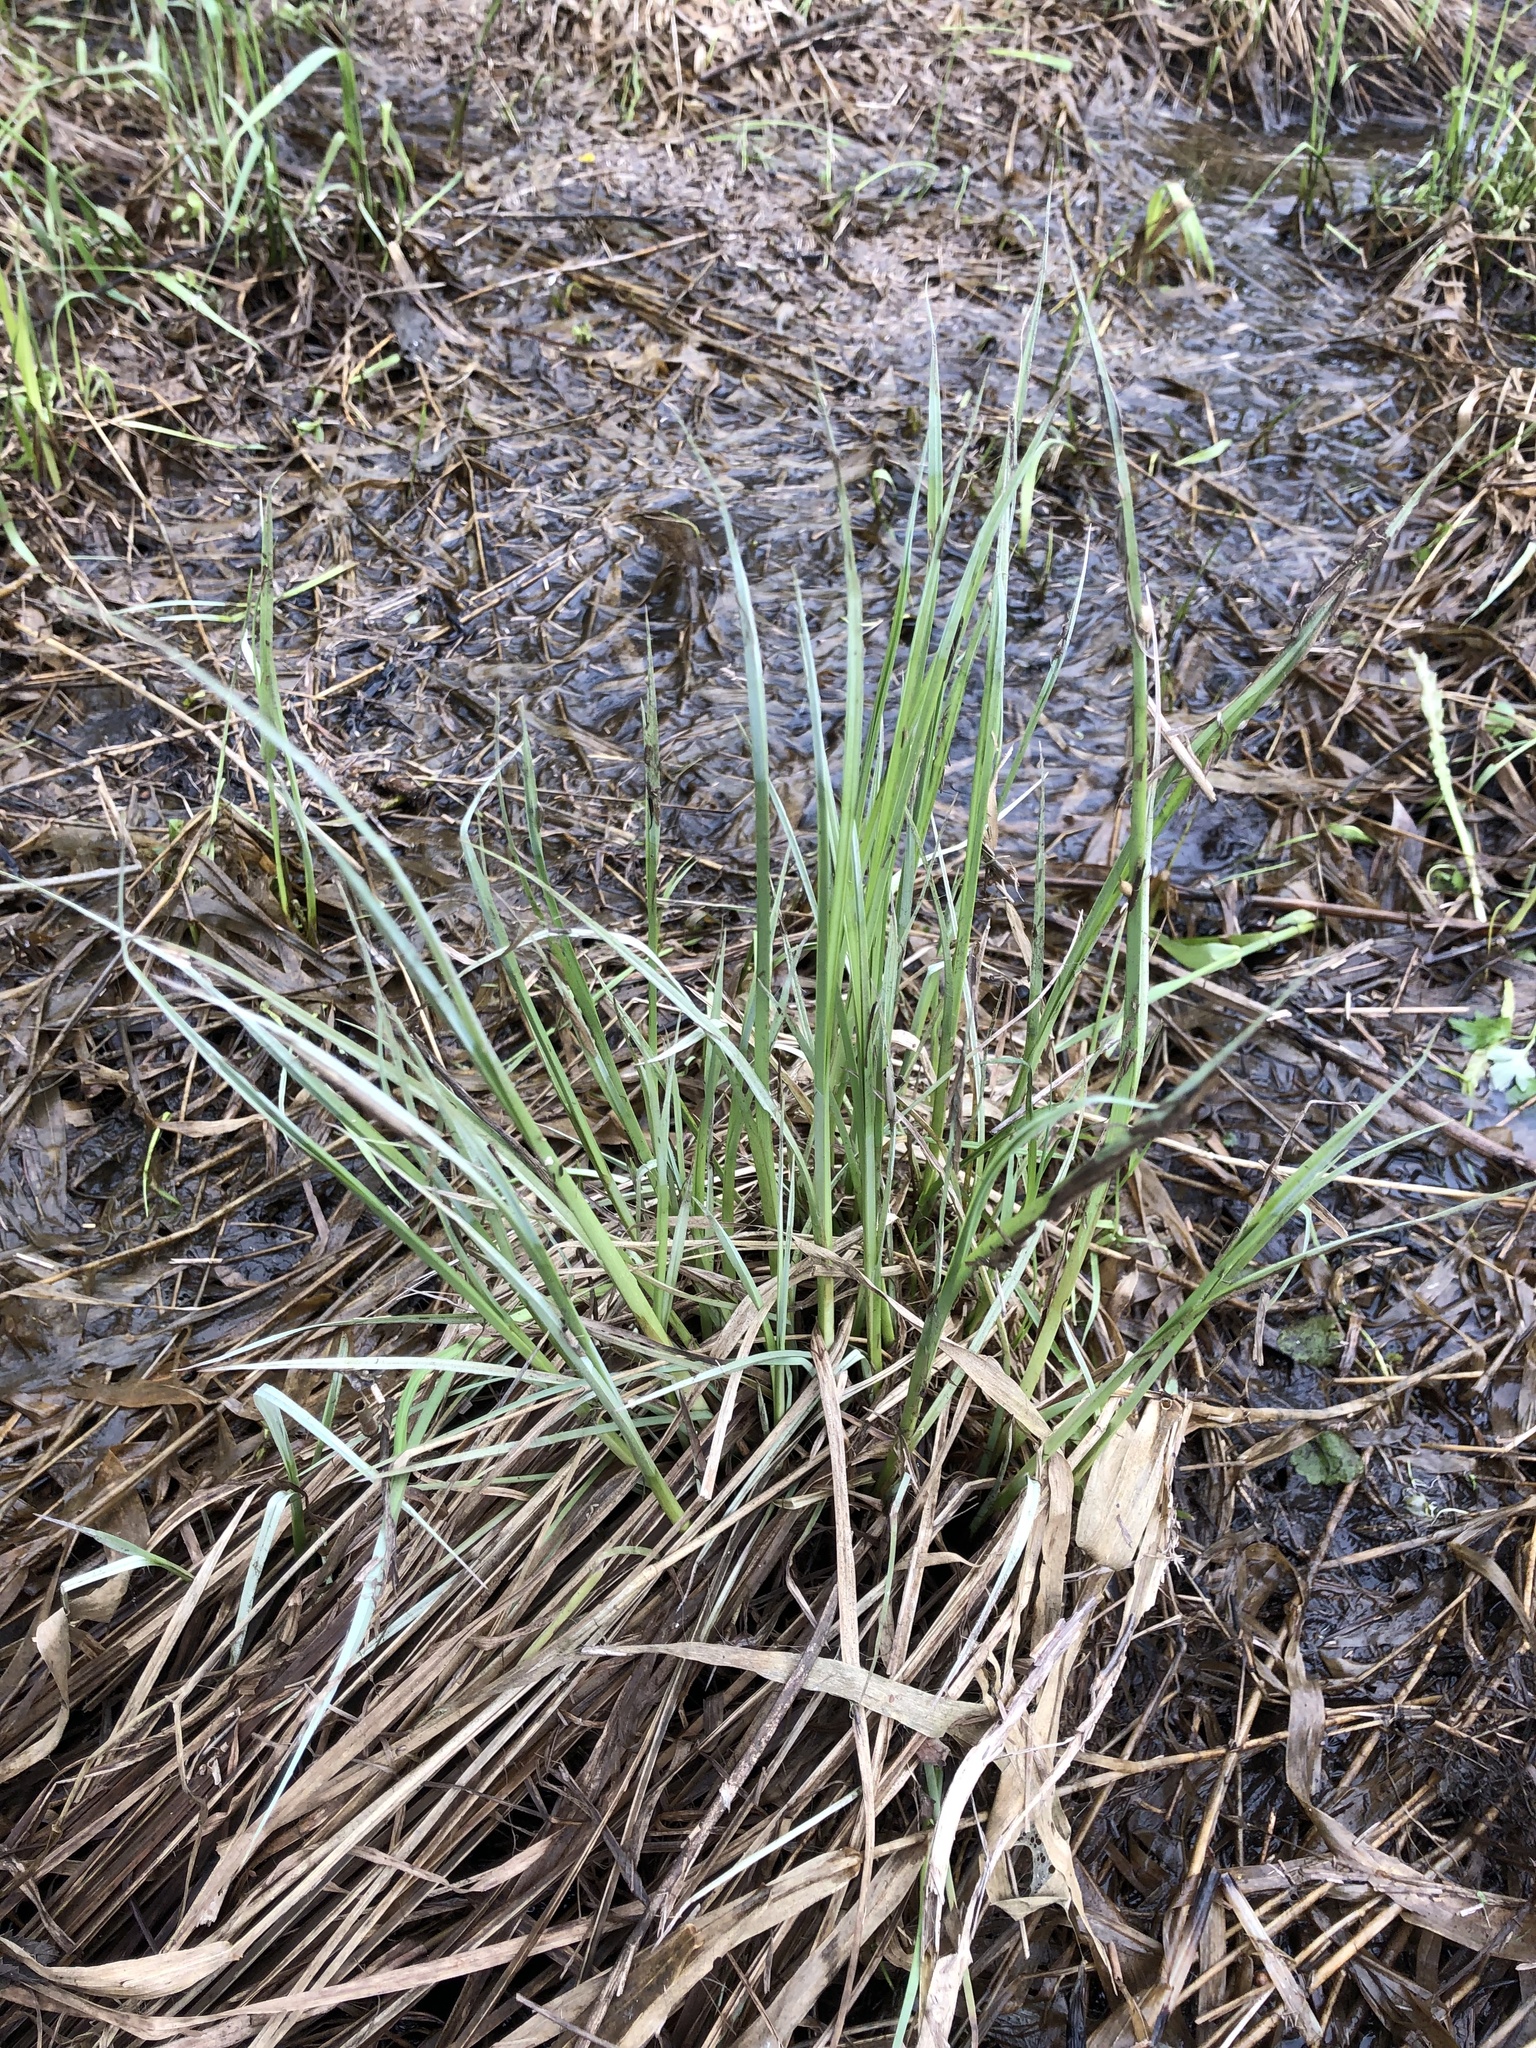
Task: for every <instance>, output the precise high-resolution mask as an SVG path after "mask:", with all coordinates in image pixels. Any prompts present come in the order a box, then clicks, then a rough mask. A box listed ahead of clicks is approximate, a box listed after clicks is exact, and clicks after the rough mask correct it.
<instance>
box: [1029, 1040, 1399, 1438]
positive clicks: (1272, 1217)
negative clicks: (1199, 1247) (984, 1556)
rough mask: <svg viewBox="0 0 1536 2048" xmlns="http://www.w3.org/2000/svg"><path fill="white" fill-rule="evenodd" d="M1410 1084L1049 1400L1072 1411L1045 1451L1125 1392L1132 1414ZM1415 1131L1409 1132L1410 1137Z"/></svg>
mask: <svg viewBox="0 0 1536 2048" xmlns="http://www.w3.org/2000/svg"><path fill="white" fill-rule="evenodd" d="M1406 1086H1407V1077H1405V1078H1404V1079H1403V1080H1402V1081H1400V1082H1397V1083H1395V1084H1394V1085H1393V1087H1391V1088H1389V1089H1384V1090H1383V1091H1382V1093H1381V1094H1379V1095H1377V1096H1376V1097H1375V1098H1374V1099H1373V1100H1372V1101H1370V1102H1368V1103H1367V1104H1366V1105H1365V1106H1364V1107H1363V1108H1362V1109H1359V1110H1357V1111H1356V1112H1355V1114H1354V1115H1353V1116H1352V1117H1350V1118H1349V1119H1348V1121H1347V1122H1346V1123H1344V1124H1342V1125H1341V1126H1340V1127H1339V1129H1338V1130H1337V1131H1335V1132H1333V1133H1332V1134H1331V1135H1330V1136H1329V1137H1327V1138H1325V1139H1324V1141H1323V1143H1322V1144H1321V1145H1319V1146H1318V1147H1317V1148H1316V1150H1315V1151H1313V1152H1311V1153H1309V1154H1308V1156H1307V1158H1306V1159H1305V1160H1303V1161H1302V1163H1301V1164H1300V1165H1299V1166H1298V1167H1296V1168H1295V1169H1294V1170H1293V1171H1292V1172H1290V1173H1288V1174H1287V1175H1286V1177H1285V1178H1284V1179H1283V1180H1282V1181H1281V1182H1280V1184H1279V1186H1278V1187H1277V1188H1276V1189H1275V1190H1274V1192H1273V1193H1272V1194H1270V1195H1269V1196H1268V1197H1266V1199H1265V1200H1264V1201H1263V1202H1261V1203H1260V1204H1259V1206H1258V1207H1257V1208H1256V1209H1255V1210H1254V1211H1253V1213H1252V1214H1251V1215H1250V1216H1249V1217H1248V1219H1247V1221H1246V1222H1245V1223H1244V1225H1243V1227H1242V1229H1241V1230H1240V1231H1239V1232H1238V1233H1237V1235H1236V1236H1235V1237H1234V1238H1233V1239H1232V1240H1231V1242H1230V1243H1229V1244H1227V1245H1226V1246H1225V1247H1224V1248H1223V1250H1222V1253H1221V1255H1220V1257H1219V1258H1218V1259H1217V1260H1216V1262H1215V1264H1213V1265H1212V1267H1211V1269H1210V1271H1209V1272H1208V1273H1207V1274H1206V1275H1205V1277H1204V1279H1203V1280H1202V1281H1201V1282H1200V1283H1199V1285H1198V1286H1196V1287H1194V1288H1192V1289H1191V1290H1190V1292H1189V1293H1188V1294H1187V1295H1186V1296H1185V1298H1184V1301H1183V1302H1182V1303H1181V1304H1180V1306H1179V1307H1178V1308H1177V1309H1175V1311H1174V1313H1173V1314H1172V1315H1171V1316H1170V1317H1169V1318H1168V1320H1167V1321H1166V1322H1165V1323H1163V1324H1161V1325H1160V1326H1159V1327H1158V1328H1157V1329H1156V1330H1154V1331H1153V1333H1152V1334H1151V1336H1150V1337H1148V1338H1147V1339H1146V1341H1145V1342H1144V1343H1142V1344H1140V1345H1139V1346H1138V1347H1137V1349H1136V1350H1135V1351H1134V1352H1132V1353H1131V1355H1130V1356H1129V1357H1128V1358H1127V1359H1126V1360H1125V1361H1124V1362H1123V1363H1122V1364H1121V1365H1120V1366H1118V1367H1117V1368H1116V1369H1115V1371H1114V1372H1113V1373H1111V1374H1109V1375H1108V1376H1107V1377H1106V1378H1105V1379H1104V1380H1102V1381H1101V1382H1100V1383H1099V1385H1097V1386H1096V1387H1094V1388H1092V1389H1091V1390H1090V1391H1089V1392H1088V1393H1086V1394H1084V1395H1082V1396H1080V1397H1076V1398H1071V1399H1069V1400H1068V1401H1067V1402H1065V1403H1058V1404H1051V1408H1048V1410H1047V1412H1048V1413H1050V1412H1052V1409H1055V1410H1057V1411H1059V1409H1060V1408H1061V1407H1062V1406H1065V1408H1066V1413H1065V1415H1064V1416H1063V1417H1062V1419H1061V1420H1060V1421H1059V1422H1055V1423H1053V1426H1052V1430H1051V1434H1050V1436H1049V1437H1048V1438H1047V1439H1046V1441H1045V1443H1044V1444H1043V1445H1042V1446H1041V1449H1040V1456H1041V1457H1042V1458H1047V1457H1050V1456H1051V1455H1052V1454H1053V1453H1054V1452H1056V1451H1058V1450H1064V1449H1066V1448H1067V1447H1068V1446H1069V1445H1071V1444H1073V1443H1076V1442H1077V1441H1079V1440H1080V1439H1081V1438H1082V1436H1083V1435H1084V1434H1085V1433H1086V1432H1087V1430H1088V1429H1089V1428H1090V1427H1091V1425H1092V1424H1093V1423H1094V1421H1095V1420H1096V1419H1097V1418H1098V1416H1099V1415H1100V1414H1101V1413H1102V1412H1103V1410H1104V1409H1105V1408H1106V1407H1108V1405H1109V1404H1110V1403H1111V1402H1112V1401H1115V1400H1117V1399H1120V1398H1121V1397H1122V1396H1124V1397H1125V1398H1124V1411H1123V1412H1124V1414H1126V1415H1128V1414H1129V1413H1130V1412H1132V1410H1133V1408H1134V1405H1135V1403H1136V1402H1138V1401H1139V1400H1140V1399H1141V1397H1142V1395H1143V1394H1145V1393H1146V1392H1147V1391H1148V1389H1149V1388H1151V1387H1153V1386H1155V1385H1156V1384H1157V1382H1158V1381H1159V1379H1161V1377H1162V1376H1163V1374H1164V1373H1165V1372H1167V1370H1168V1369H1169V1367H1170V1366H1172V1364H1173V1363H1174V1361H1175V1359H1176V1358H1177V1357H1178V1354H1179V1352H1180V1351H1181V1350H1182V1349H1183V1348H1184V1346H1185V1345H1186V1344H1187V1343H1189V1341H1190V1340H1191V1338H1192V1337H1193V1336H1194V1333H1195V1331H1196V1330H1197V1329H1198V1328H1199V1327H1200V1325H1201V1324H1202V1323H1203V1322H1204V1321H1205V1319H1206V1317H1207V1316H1209V1314H1210V1313H1211V1311H1212V1309H1214V1308H1215V1307H1216V1306H1217V1305H1218V1303H1220V1302H1222V1301H1224V1300H1225V1299H1226V1298H1227V1297H1228V1296H1229V1295H1231V1294H1233V1293H1235V1292H1236V1291H1237V1289H1238V1288H1239V1287H1241V1286H1243V1285H1244V1284H1245V1282H1246V1281H1248V1280H1251V1279H1252V1278H1253V1277H1254V1274H1255V1261H1256V1260H1257V1258H1258V1256H1259V1254H1260V1253H1261V1252H1262V1251H1263V1249H1264V1247H1265V1245H1267V1244H1268V1243H1269V1242H1270V1241H1271V1240H1272V1239H1273V1238H1274V1237H1275V1236H1277V1235H1278V1233H1279V1232H1280V1231H1281V1230H1283V1229H1284V1228H1285V1226H1286V1224H1288V1223H1289V1222H1290V1221H1291V1220H1292V1219H1293V1217H1295V1215H1296V1214H1297V1212H1298V1211H1299V1210H1300V1209H1301V1208H1302V1207H1303V1206H1304V1205H1305V1204H1306V1203H1307V1202H1309V1201H1311V1200H1312V1198H1313V1197H1314V1196H1315V1195H1317V1194H1319V1193H1321V1191H1322V1190H1323V1189H1324V1188H1325V1187H1327V1186H1328V1184H1329V1182H1330V1181H1331V1180H1332V1178H1333V1176H1334V1174H1335V1172H1336V1171H1337V1170H1338V1168H1339V1165H1340V1162H1341V1161H1342V1160H1343V1158H1344V1156H1345V1154H1346V1153H1347V1151H1348V1150H1349V1147H1350V1145H1351V1143H1352V1142H1353V1140H1354V1139H1355V1138H1356V1137H1358V1136H1360V1134H1361V1133H1362V1132H1364V1131H1365V1130H1367V1129H1368V1128H1369V1126H1370V1124H1371V1123H1372V1122H1373V1121H1374V1119H1375V1118H1376V1117H1377V1116H1378V1115H1379V1114H1380V1112H1381V1110H1382V1109H1383V1108H1384V1107H1385V1106H1386V1105H1387V1103H1389V1102H1390V1101H1391V1100H1392V1098H1393V1096H1395V1095H1396V1094H1398V1093H1399V1092H1400V1090H1401V1089H1402V1088H1404V1087H1406ZM1411 1135H1412V1134H1411V1133H1409V1134H1408V1136H1409V1137H1411ZM1405 1142H1407V1140H1406V1138H1405V1137H1404V1136H1403V1135H1402V1134H1398V1135H1397V1136H1394V1137H1391V1138H1387V1139H1384V1140H1383V1141H1382V1142H1381V1143H1379V1144H1376V1145H1373V1146H1370V1147H1368V1148H1367V1149H1366V1150H1365V1151H1364V1152H1362V1153H1360V1154H1359V1155H1358V1159H1357V1163H1358V1164H1360V1165H1362V1166H1365V1165H1369V1164H1370V1163H1371V1162H1372V1161H1374V1160H1377V1159H1380V1158H1381V1157H1383V1156H1384V1155H1385V1154H1386V1153H1389V1152H1392V1151H1395V1150H1397V1149H1398V1148H1399V1147H1400V1146H1402V1145H1403V1144H1404V1143H1405Z"/></svg>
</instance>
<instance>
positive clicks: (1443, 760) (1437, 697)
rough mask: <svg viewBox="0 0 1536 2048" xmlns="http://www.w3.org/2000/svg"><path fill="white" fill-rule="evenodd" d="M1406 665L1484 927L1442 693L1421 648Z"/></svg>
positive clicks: (1473, 844) (1483, 908)
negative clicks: (1416, 685)
mask: <svg viewBox="0 0 1536 2048" xmlns="http://www.w3.org/2000/svg"><path fill="white" fill-rule="evenodd" d="M1408 661H1409V665H1410V666H1411V668H1412V669H1413V672H1414V674H1415V676H1417V678H1418V682H1419V709H1420V710H1421V711H1422V712H1423V714H1424V726H1425V730H1426V731H1427V732H1428V734H1429V761H1430V766H1431V767H1432V768H1433V769H1434V771H1435V786H1436V788H1437V789H1438V790H1439V792H1440V801H1441V803H1443V804H1444V805H1445V810H1446V816H1447V817H1448V818H1449V819H1450V821H1451V830H1452V831H1453V832H1454V833H1455V834H1456V844H1457V845H1458V846H1459V847H1460V848H1461V857H1462V859H1463V861H1465V863H1466V868H1467V887H1468V888H1469V889H1470V890H1471V892H1472V915H1473V916H1474V917H1475V918H1476V919H1477V921H1478V923H1479V924H1486V923H1487V922H1488V906H1487V903H1486V902H1485V901H1484V899H1483V877H1482V870H1481V868H1480V867H1479V865H1478V854H1477V842H1476V840H1474V839H1473V837H1472V833H1471V830H1470V828H1469V826H1468V824H1467V820H1466V817H1465V815H1464V813H1463V811H1462V808H1461V804H1460V801H1459V800H1458V798H1457V795H1456V784H1455V780H1454V779H1453V777H1452V775H1451V757H1450V753H1449V751H1448V749H1447V747H1446V744H1445V692H1444V691H1443V690H1442V689H1441V687H1440V678H1439V677H1438V676H1437V675H1436V674H1435V672H1434V670H1433V669H1432V668H1431V667H1430V665H1429V663H1428V662H1427V661H1426V660H1425V658H1424V654H1423V651H1422V650H1421V649H1420V648H1417V647H1413V648H1410V649H1409V652H1408Z"/></svg>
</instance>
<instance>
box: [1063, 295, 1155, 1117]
mask: <svg viewBox="0 0 1536 2048" xmlns="http://www.w3.org/2000/svg"><path fill="white" fill-rule="evenodd" d="M1078 304H1079V306H1080V308H1081V311H1082V316H1083V331H1084V333H1085V334H1086V336H1087V339H1088V346H1089V349H1090V351H1091V353H1092V355H1093V366H1094V370H1095V372H1096V374H1097V377H1098V383H1099V394H1100V401H1101V403H1102V405H1103V407H1104V419H1105V424H1106V425H1107V426H1108V428H1109V441H1110V448H1111V450H1112V452H1113V457H1114V468H1115V492H1116V496H1117V498H1118V500H1119V507H1120V547H1121V562H1122V567H1123V569H1124V571H1125V608H1126V614H1127V623H1128V625H1129V627H1130V636H1131V718H1130V727H1131V732H1130V740H1131V747H1130V807H1129V809H1130V815H1129V820H1128V830H1127V835H1126V846H1125V851H1126V861H1127V868H1128V876H1127V879H1128V881H1129V885H1130V904H1129V908H1128V911H1127V915H1126V932H1125V1031H1124V1039H1123V1051H1122V1054H1121V1066H1120V1073H1119V1076H1118V1079H1117V1082H1116V1093H1117V1094H1123V1095H1125V1096H1127V1097H1132V1098H1134V1096H1135V1094H1136V1092H1137V1089H1138V1088H1139V1087H1140V1085H1141V1070H1142V1066H1143V1064H1144V1062H1145V1059H1146V1049H1147V1012H1148V1008H1149V1005H1148V999H1147V991H1148V987H1149V985H1150V972H1151V958H1152V823H1151V820H1152V796H1151V776H1150V768H1151V759H1150V754H1149V743H1150V717H1149V710H1150V704H1149V691H1150V683H1149V672H1148V661H1147V655H1148V649H1149V647H1150V646H1151V643H1152V638H1153V635H1154V634H1155V633H1156V631H1157V623H1156V620H1155V619H1154V617H1153V614H1152V606H1151V602H1150V600H1149V599H1148V597H1147V595H1146V591H1145V589H1144V588H1143V585H1142V578H1141V550H1140V548H1139V546H1138V545H1137V540H1136V506H1135V501H1134V497H1133V494H1132V491H1131V472H1130V465H1129V464H1128V463H1127V461H1126V459H1125V436H1124V434H1123V432H1122V430H1121V425H1120V407H1119V405H1118V404H1117V402H1116V400H1115V390H1114V385H1113V384H1112V383H1111V381H1110V376H1109V365H1108V364H1107V363H1106V362H1105V360H1104V351H1103V349H1102V347H1101V346H1100V344H1099V336H1098V330H1097V328H1096V327H1095V326H1094V322H1093V311H1092V308H1091V307H1090V306H1089V304H1088V301H1087V299H1086V297H1085V296H1084V293H1083V290H1082V286H1081V285H1079V286H1078Z"/></svg>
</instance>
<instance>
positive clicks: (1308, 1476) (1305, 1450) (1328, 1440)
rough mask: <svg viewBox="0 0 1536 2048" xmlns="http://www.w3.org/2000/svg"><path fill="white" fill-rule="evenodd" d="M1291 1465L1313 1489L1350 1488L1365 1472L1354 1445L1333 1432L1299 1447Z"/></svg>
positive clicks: (1328, 1430) (1319, 1436)
mask: <svg viewBox="0 0 1536 2048" xmlns="http://www.w3.org/2000/svg"><path fill="white" fill-rule="evenodd" d="M1291 1464H1292V1465H1293V1466H1294V1467H1295V1469H1296V1470H1297V1471H1298V1472H1299V1473H1300V1474H1301V1476H1302V1478H1303V1479H1305V1480H1306V1481H1307V1483H1308V1485H1310V1486H1347V1485H1348V1484H1349V1482H1350V1480H1351V1479H1358V1478H1359V1477H1360V1473H1361V1470H1362V1469H1363V1468H1362V1466H1361V1463H1360V1453H1359V1452H1358V1451H1357V1450H1356V1449H1355V1447H1354V1445H1353V1444H1351V1443H1347V1442H1346V1441H1345V1439H1344V1438H1343V1437H1341V1436H1340V1435H1339V1434H1338V1432H1337V1431H1336V1430H1332V1429H1325V1430H1323V1431H1322V1433H1321V1434H1320V1435H1318V1436H1315V1437H1313V1439H1312V1441H1311V1442H1310V1443H1307V1444H1299V1445H1298V1446H1297V1448H1296V1449H1295V1450H1294V1451H1292V1453H1291Z"/></svg>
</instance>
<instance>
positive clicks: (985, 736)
mask: <svg viewBox="0 0 1536 2048" xmlns="http://www.w3.org/2000/svg"><path fill="white" fill-rule="evenodd" d="M1042 294H1043V282H1042V285H1041V286H1040V287H1037V289H1036V293H1035V302H1034V305H1033V307H1032V309H1031V312H1030V318H1029V322H1028V324H1027V326H1026V329H1025V335H1024V341H1023V345H1022V346H1021V348H1020V350H1019V380H1018V386H1017V389H1016V393H1015V397H1014V405H1013V417H1012V420H1011V422H1010V431H1009V454H1008V457H1007V470H1006V471H1005V475H1011V472H1012V470H1013V466H1014V463H1015V461H1016V459H1017V458H1016V457H1015V455H1014V453H1013V437H1014V435H1015V434H1016V433H1017V431H1018V425H1019V415H1020V412H1021V410H1022V406H1023V399H1024V393H1025V391H1026V389H1027V387H1028V381H1029V371H1030V365H1031V363H1032V361H1033V359H1034V349H1035V335H1036V331H1037V329H1038V326H1039V319H1040V306H1041V300H1042ZM1053 417H1054V409H1052V411H1048V412H1047V413H1046V415H1045V417H1044V418H1043V419H1041V421H1040V422H1039V424H1038V426H1037V427H1036V429H1035V432H1034V434H1033V435H1032V437H1031V439H1030V444H1029V447H1028V448H1027V449H1026V451H1025V453H1024V456H1023V458H1022V470H1023V474H1022V476H1021V478H1020V479H1019V483H1018V487H1017V491H1016V493H1005V494H1004V495H1005V499H1006V500H1007V502H1008V504H1009V507H1010V510H1009V512H1008V513H1005V516H1004V517H1003V519H1002V520H1001V521H1000V522H999V525H998V529H997V541H996V552H995V554H994V557H993V565H992V591H991V601H990V604H989V606H988V615H987V632H986V653H985V657H984V666H983V680H982V696H981V706H980V714H979V718H978V725H977V736H976V756H975V764H974V766H973V768H972V771H971V793H970V806H969V813H968V817H967V821H966V836H965V859H964V864H963V866H962V869H961V874H960V886H959V890H958V894H957V900H956V905H955V945H954V953H953V958H952V960H951V961H950V963H949V966H948V969H947V971H946V975H945V992H944V1011H943V1018H942V1022H941V1024H940V1027H939V1046H940V1049H941V1054H942V1057H943V1058H944V1059H945V1060H946V1061H948V1060H949V1059H950V1057H951V1048H952V1047H953V1045H954V1042H955V1032H956V1029H957V1026H958V1023H959V1016H960V1003H961V997H962V994H963V991H964V988H965V975H964V961H965V959H966V958H967V957H968V955H969V951H970V944H971V933H972V929H973V927H974V924H975V919H976V891H977V887H978V885H979V882H980V879H981V863H982V858H983V855H984V854H985V852H986V850H987V847H988V846H989V844H990V843H991V838H992V834H993V831H994V829H995V825H996V808H995V806H996V790H997V774H998V768H999V765H1000V763H1001V760H1002V748H1003V683H1004V676H1005V672H1006V667H1007V658H1008V592H1009V566H1010V564H1011V563H1012V560H1013V556H1014V553H1015V551H1016V549H1022V548H1023V547H1024V546H1026V545H1027V543H1028V538H1029V527H1030V518H1031V512H1032V509H1033V502H1034V491H1035V482H1036V479H1037V477H1038V475H1039V470H1040V464H1041V462H1042V461H1043V460H1044V458H1045V455H1046V453H1047V452H1048V449H1049V447H1050V446H1051V443H1050V442H1049V440H1048V438H1047V436H1048V433H1049V429H1050V424H1051V420H1052V418H1053ZM1014 505H1016V507H1017V514H1018V533H1017V536H1015V533H1014V530H1013V523H1012V517H1011V510H1012V507H1013V506H1014ZM962 666H966V665H964V664H962ZM950 1093H951V1089H950V1086H949V1084H945V1083H942V1082H941V1083H940V1085H939V1087H938V1088H937V1089H936V1090H935V1103H934V1131H935V1134H936V1135H937V1133H938V1132H939V1131H940V1130H942V1128H943V1126H944V1123H945V1120H946V1118H947V1116H948V1110H949V1098H950ZM977 1101H978V1103H979V1101H980V1096H979V1094H978V1097H977Z"/></svg>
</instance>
